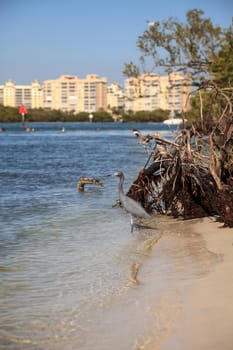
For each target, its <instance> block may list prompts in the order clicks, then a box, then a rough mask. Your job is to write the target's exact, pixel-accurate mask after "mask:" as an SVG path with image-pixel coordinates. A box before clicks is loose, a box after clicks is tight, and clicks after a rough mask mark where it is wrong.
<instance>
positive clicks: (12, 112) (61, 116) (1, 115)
mask: <svg viewBox="0 0 233 350" xmlns="http://www.w3.org/2000/svg"><path fill="white" fill-rule="evenodd" d="M116 112H117V111H114V113H116ZM116 114H118V119H119V120H121V121H124V122H162V121H163V120H165V119H167V117H168V114H169V111H163V110H157V111H154V112H145V111H142V112H136V113H133V112H132V111H128V112H123V111H122V110H121V111H119V113H116ZM92 115H93V122H113V121H114V119H113V118H112V116H111V114H110V113H107V112H105V111H98V112H95V113H92ZM25 119H26V122H89V113H86V112H81V113H77V114H75V113H74V112H62V111H60V110H52V111H50V110H46V109H42V108H39V109H28V113H27V114H26V116H25ZM20 121H21V116H20V115H19V113H18V108H13V107H4V106H2V105H0V122H2V123H12V122H13V123H15V122H20Z"/></svg>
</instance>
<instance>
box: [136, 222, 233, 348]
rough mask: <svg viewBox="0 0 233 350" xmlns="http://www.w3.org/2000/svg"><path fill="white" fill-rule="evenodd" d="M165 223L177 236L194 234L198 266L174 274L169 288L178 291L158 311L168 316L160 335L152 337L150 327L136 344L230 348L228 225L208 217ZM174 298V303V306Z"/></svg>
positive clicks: (232, 245)
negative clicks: (175, 276) (167, 303)
mask: <svg viewBox="0 0 233 350" xmlns="http://www.w3.org/2000/svg"><path fill="white" fill-rule="evenodd" d="M170 225H171V226H172V228H173V229H174V230H175V232H176V235H177V236H179V235H185V234H186V235H187V237H188V235H191V236H193V237H195V236H196V237H199V238H198V239H197V240H193V241H190V242H189V245H190V247H189V250H190V251H189V252H190V255H191V256H192V259H194V260H193V265H194V266H196V267H197V266H198V269H199V272H198V273H194V274H193V275H192V273H191V276H189V278H187V276H186V277H185V275H184V276H183V277H181V276H180V275H179V276H178V275H177V285H175V284H174V285H173V292H174V290H176V291H178V292H177V293H178V295H179V304H177V300H178V299H177V298H173V299H171V303H170V305H168V308H167V311H166V310H164V311H166V312H167V315H169V314H170V316H169V317H167V315H163V317H164V318H166V317H167V321H166V322H165V323H164V332H163V335H162V333H161V332H160V337H159V339H158V338H157V339H156V337H153V330H152V331H151V334H150V335H148V338H147V340H145V339H144V345H142V344H141V346H139V347H138V349H142V348H143V349H146V350H220V349H221V350H232V349H233V328H232V327H233V229H232V228H221V226H222V224H221V223H217V222H213V221H212V220H211V219H210V218H204V219H201V220H191V221H189V222H183V223H175V224H170ZM183 238H184V241H185V237H183ZM197 241H199V243H198V249H197V246H196V247H195V245H196V244H195V242H197ZM200 242H201V245H202V247H201V245H200ZM190 243H191V244H190ZM200 247H201V248H200ZM186 248H187V247H186ZM187 271H190V269H188V270H187ZM171 291H172V288H171ZM173 303H174V305H175V303H176V305H177V307H176V308H175V309H174V310H173V306H174V305H173ZM160 318H161V316H160ZM154 327H156V325H155V324H154ZM149 340H150V341H149Z"/></svg>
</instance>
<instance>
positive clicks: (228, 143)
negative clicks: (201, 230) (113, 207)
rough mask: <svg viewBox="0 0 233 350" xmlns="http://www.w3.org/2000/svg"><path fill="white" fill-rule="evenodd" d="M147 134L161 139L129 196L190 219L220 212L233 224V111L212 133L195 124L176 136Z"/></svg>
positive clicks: (153, 139)
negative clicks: (197, 127) (205, 132)
mask: <svg viewBox="0 0 233 350" xmlns="http://www.w3.org/2000/svg"><path fill="white" fill-rule="evenodd" d="M145 138H147V139H150V142H154V143H155V146H154V150H153V152H151V154H150V157H149V160H150V165H149V166H147V167H144V168H143V169H142V170H141V171H140V172H139V174H138V178H137V179H136V181H135V182H134V183H133V184H132V186H131V187H130V189H129V191H128V196H130V197H131V198H133V199H135V200H137V201H139V202H140V203H141V204H142V205H143V206H144V208H145V209H146V210H148V211H150V212H156V213H159V214H166V215H172V216H173V217H183V218H184V219H191V218H199V217H205V216H216V217H218V219H219V220H220V221H221V222H223V223H224V226H230V227H233V114H232V113H230V114H228V115H224V116H223V117H222V118H220V120H219V122H218V123H217V124H216V125H214V126H213V127H212V130H211V132H210V134H209V135H208V136H203V135H201V134H200V133H199V132H198V131H197V130H196V129H195V128H194V127H192V128H191V129H183V130H181V132H180V133H179V135H178V136H177V137H176V138H175V139H174V140H173V141H170V140H167V139H164V138H161V137H160V136H159V135H147V136H146V137H145ZM149 160H148V161H147V163H146V164H148V163H149ZM151 160H152V161H151Z"/></svg>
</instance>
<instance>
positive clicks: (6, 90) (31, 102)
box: [0, 80, 43, 108]
mask: <svg viewBox="0 0 233 350" xmlns="http://www.w3.org/2000/svg"><path fill="white" fill-rule="evenodd" d="M0 104H3V105H4V106H9V107H18V106H20V105H21V104H24V106H25V107H26V108H40V107H42V106H43V92H42V87H41V85H40V83H39V82H38V81H37V80H35V81H33V82H32V84H31V85H16V84H15V82H14V81H13V80H8V81H7V82H6V84H5V85H0Z"/></svg>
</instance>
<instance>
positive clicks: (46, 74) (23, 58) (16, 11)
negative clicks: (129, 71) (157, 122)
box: [0, 0, 233, 85]
mask: <svg viewBox="0 0 233 350" xmlns="http://www.w3.org/2000/svg"><path fill="white" fill-rule="evenodd" d="M193 8H198V9H202V10H203V11H204V12H205V16H206V17H210V18H211V20H212V22H213V23H214V24H218V25H220V26H222V27H228V26H229V25H230V24H231V19H232V16H233V1H232V0H221V1H220V0H196V1H194V0H189V1H187V0H176V1H175V0H159V1H157V0H115V1H112V0H0V43H1V53H0V84H5V82H6V81H7V80H8V79H13V80H14V81H15V82H16V84H18V85H19V84H31V82H32V81H33V80H35V79H37V80H39V81H40V82H43V80H46V79H56V78H58V77H59V76H60V75H63V74H70V75H76V76H78V77H79V78H85V76H86V75H87V74H90V73H96V74H98V75H99V76H100V77H106V78H107V79H108V83H111V82H113V81H117V82H119V83H120V84H122V85H123V81H124V77H123V75H122V71H123V69H124V64H125V63H128V62H129V61H134V62H138V58H139V56H140V53H139V51H138V49H137V46H136V42H137V39H138V36H139V35H141V34H142V33H143V32H144V30H145V29H147V21H148V20H152V21H161V20H167V19H168V18H169V17H170V16H173V17H175V18H177V19H178V20H179V21H184V19H185V13H186V12H187V11H188V10H191V9H193Z"/></svg>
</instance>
